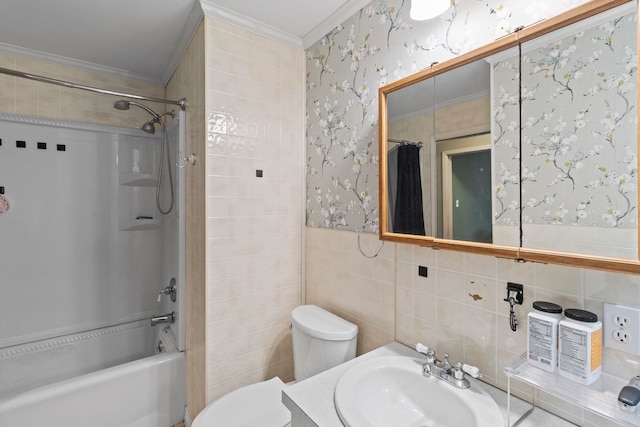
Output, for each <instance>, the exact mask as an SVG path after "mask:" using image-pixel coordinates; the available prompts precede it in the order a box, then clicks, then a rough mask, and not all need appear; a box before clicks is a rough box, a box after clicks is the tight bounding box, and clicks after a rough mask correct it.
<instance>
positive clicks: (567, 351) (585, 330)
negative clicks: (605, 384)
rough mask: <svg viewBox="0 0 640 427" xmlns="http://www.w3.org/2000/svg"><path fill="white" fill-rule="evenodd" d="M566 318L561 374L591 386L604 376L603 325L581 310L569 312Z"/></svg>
mask: <svg viewBox="0 0 640 427" xmlns="http://www.w3.org/2000/svg"><path fill="white" fill-rule="evenodd" d="M564 315H565V318H564V319H562V320H561V321H560V325H559V329H558V336H559V342H560V347H559V355H558V370H559V372H560V375H562V376H563V377H566V378H569V379H571V380H574V381H576V382H579V383H580V384H585V385H588V384H591V383H593V382H594V381H595V380H597V379H598V378H599V377H600V373H601V372H602V322H599V321H598V316H597V315H596V314H594V313H591V312H589V311H585V310H579V309H577V308H568V309H566V310H565V311H564Z"/></svg>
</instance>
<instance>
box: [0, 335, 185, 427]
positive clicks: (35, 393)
mask: <svg viewBox="0 0 640 427" xmlns="http://www.w3.org/2000/svg"><path fill="white" fill-rule="evenodd" d="M135 329H136V334H140V333H143V334H146V335H148V333H147V332H142V331H139V330H137V329H139V328H135ZM154 329H158V332H157V335H155V340H154V341H155V347H157V346H158V344H160V343H162V344H161V346H160V347H163V350H162V351H161V352H160V353H158V354H155V355H152V356H149V357H145V358H142V359H139V360H135V361H131V362H127V363H123V364H120V365H117V366H112V367H110V368H106V369H102V370H99V371H96V372H93V373H89V374H84V375H80V376H77V377H74V378H69V379H65V380H62V381H58V382H55V383H52V384H48V385H44V386H40V387H36V388H33V389H30V390H28V391H22V392H19V393H17V394H14V395H12V396H10V397H5V398H3V399H2V400H0V426H7V427H14V426H15V427H18V426H19V427H39V426H55V427H57V426H65V427H76V426H77V427H86V426H91V427H169V426H171V425H173V424H176V423H178V422H180V421H182V419H183V415H184V404H185V364H184V354H183V353H181V352H178V351H177V350H176V348H175V344H174V341H173V337H172V336H171V332H170V331H169V330H168V328H162V329H161V328H160V327H156V328H154ZM163 329H166V330H163ZM152 332H155V331H153V330H152ZM136 334H134V336H135V335H136ZM85 341H92V340H85ZM90 344H91V345H92V346H94V347H95V346H96V342H91V343H90ZM58 347H60V346H58ZM98 347H99V344H98ZM58 350H59V351H58V353H60V352H64V350H61V349H60V348H58ZM74 350H76V351H74V352H73V353H78V351H77V349H74ZM16 351H18V350H17V349H16ZM46 352H47V349H44V350H42V351H41V352H38V351H36V352H35V353H43V354H45V355H46ZM32 353H34V352H32ZM80 353H82V351H80ZM28 354H29V355H30V354H31V353H28ZM5 356H6V357H5V359H6V360H5V362H6V361H7V360H10V359H12V357H8V356H7V355H5ZM43 359H46V356H44V357H43ZM46 362H47V360H43V363H45V365H46ZM2 363H3V360H2V359H1V358H0V370H2V368H3V366H2ZM14 365H16V363H15V362H14ZM62 365H65V363H64V362H62ZM4 368H7V366H4ZM33 369H34V370H36V371H37V370H38V365H35V366H34V367H33ZM5 373H6V370H5ZM5 385H6V384H5ZM21 387H24V386H23V385H22V386H21Z"/></svg>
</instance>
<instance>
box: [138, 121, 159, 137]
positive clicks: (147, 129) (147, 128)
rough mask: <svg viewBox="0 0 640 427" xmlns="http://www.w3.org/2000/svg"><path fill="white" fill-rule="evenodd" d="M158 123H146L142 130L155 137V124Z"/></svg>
mask: <svg viewBox="0 0 640 427" xmlns="http://www.w3.org/2000/svg"><path fill="white" fill-rule="evenodd" d="M155 122H156V120H155V119H153V120H151V121H149V122H147V123H145V124H143V125H142V127H141V129H142V130H143V131H144V132H146V133H150V134H151V135H153V134H154V133H156V127H155V126H154V123H155Z"/></svg>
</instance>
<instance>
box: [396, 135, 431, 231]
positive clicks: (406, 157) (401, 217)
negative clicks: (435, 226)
mask: <svg viewBox="0 0 640 427" xmlns="http://www.w3.org/2000/svg"><path fill="white" fill-rule="evenodd" d="M397 152H398V168H397V171H398V178H397V179H398V184H397V192H396V203H395V211H394V215H393V232H394V233H403V234H415V235H422V236H424V235H425V230H424V215H423V207H422V182H421V178H420V147H419V146H418V145H415V144H403V145H400V146H399V147H398V149H397Z"/></svg>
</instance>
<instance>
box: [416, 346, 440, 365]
mask: <svg viewBox="0 0 640 427" xmlns="http://www.w3.org/2000/svg"><path fill="white" fill-rule="evenodd" d="M416 351H417V352H418V353H422V354H424V355H426V356H427V363H434V362H435V361H436V352H435V351H433V350H431V349H430V348H429V347H427V346H426V345H424V344H422V343H418V344H416Z"/></svg>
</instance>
